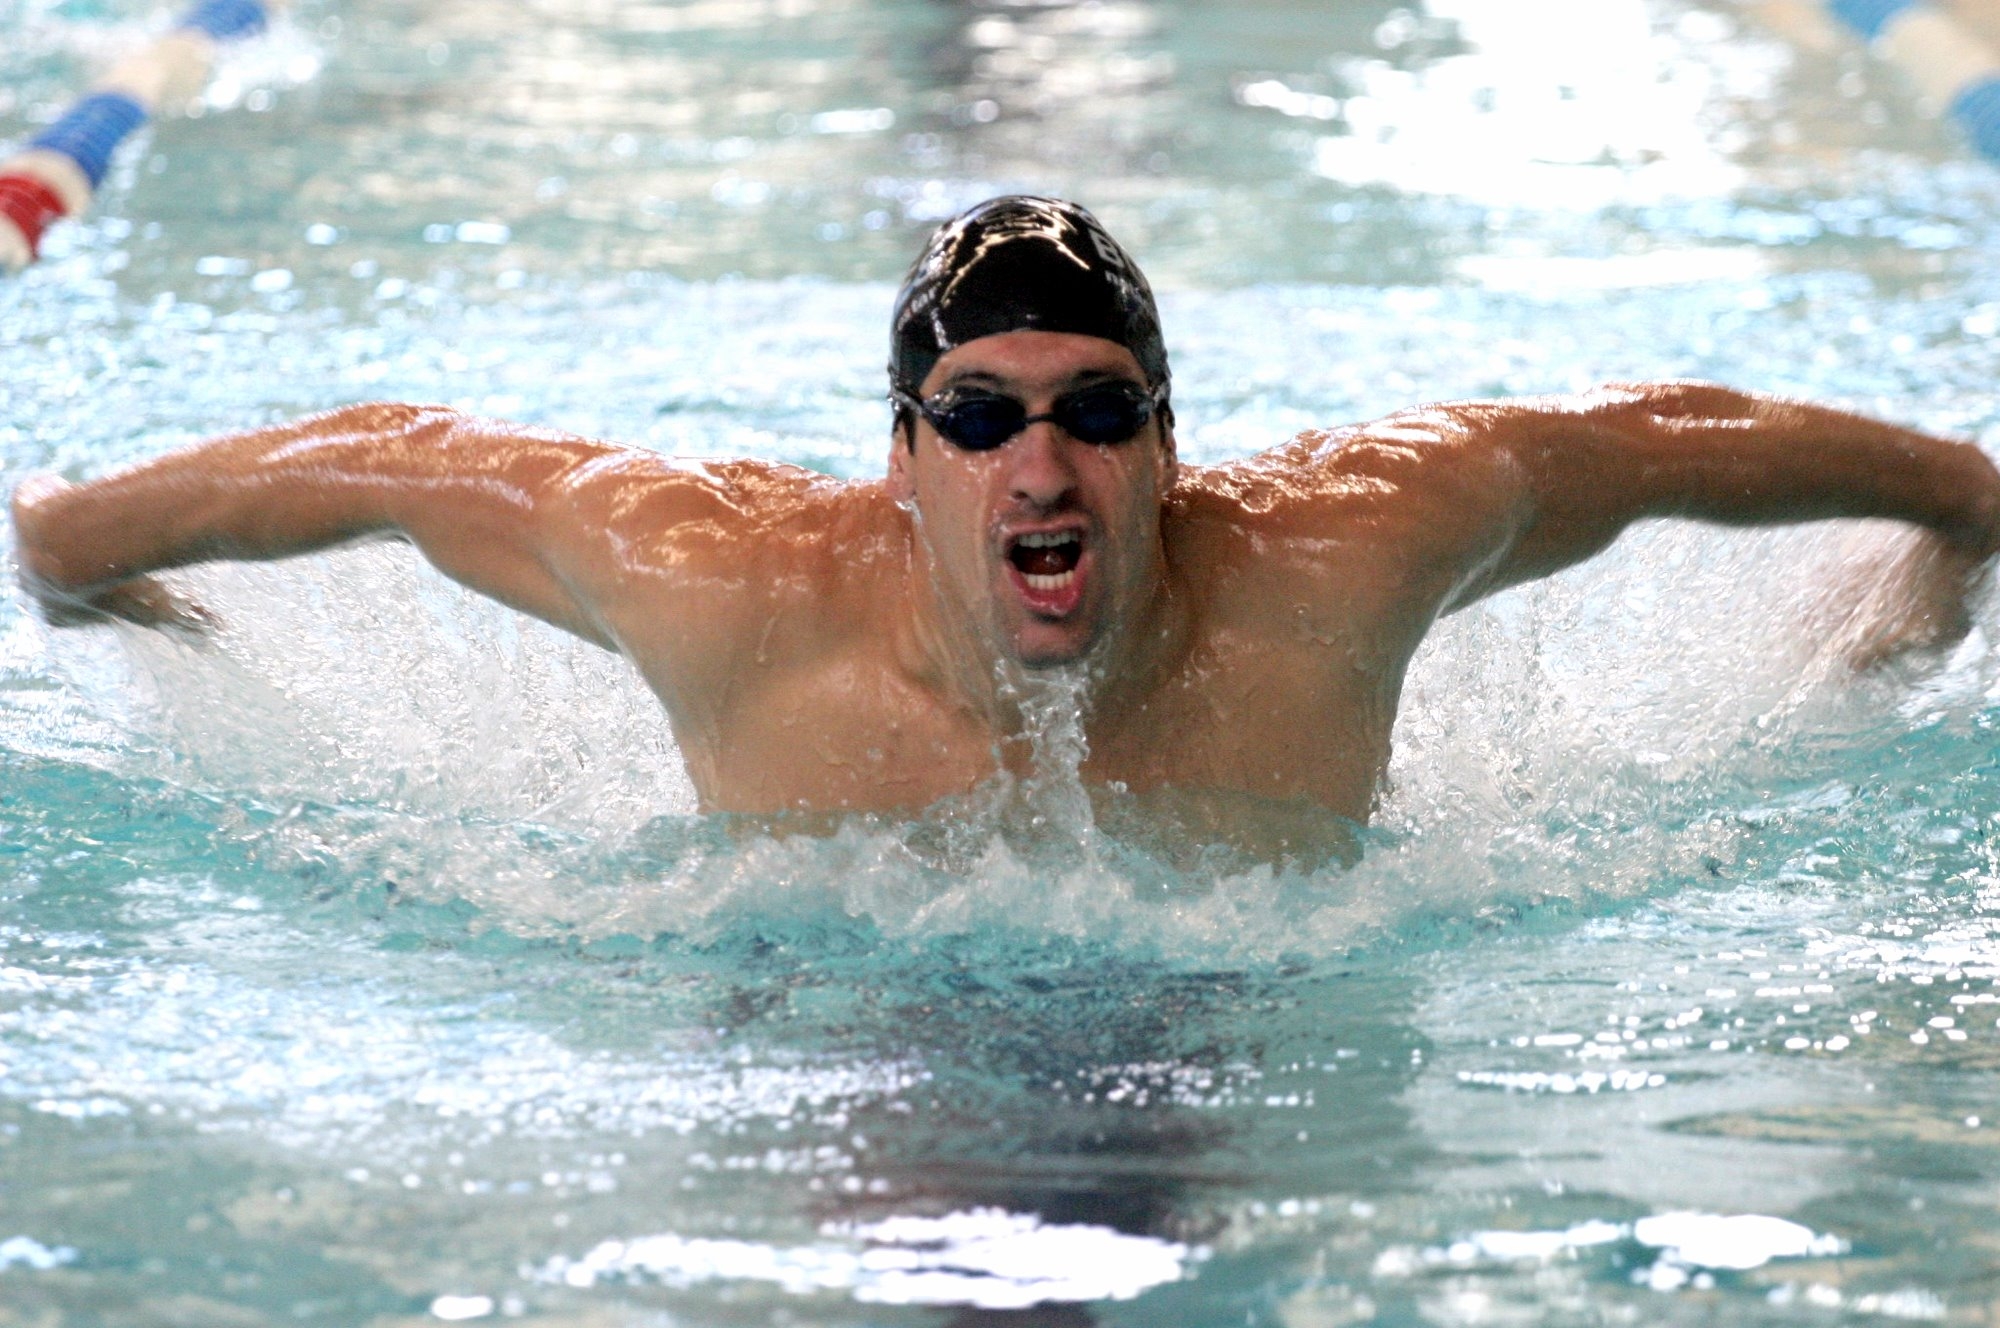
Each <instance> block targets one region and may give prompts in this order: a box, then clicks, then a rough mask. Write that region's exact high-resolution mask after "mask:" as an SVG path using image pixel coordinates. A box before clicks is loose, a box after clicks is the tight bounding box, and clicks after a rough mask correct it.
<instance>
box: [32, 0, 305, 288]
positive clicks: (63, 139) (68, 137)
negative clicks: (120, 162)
mask: <svg viewBox="0 0 2000 1328" xmlns="http://www.w3.org/2000/svg"><path fill="white" fill-rule="evenodd" d="M269 21H270V11H269V8H268V7H267V6H266V5H265V4H264V3H262V0H201V3H199V4H197V5H196V6H195V7H194V8H193V9H191V10H189V11H188V12H187V13H186V14H184V15H183V16H182V17H181V20H180V22H179V23H177V24H175V25H174V27H173V28H172V29H171V30H170V31H168V32H167V33H166V34H165V35H164V36H162V37H161V38H159V40H157V41H155V42H153V43H152V44H151V45H150V46H147V47H146V48H145V49H144V50H141V51H138V52H136V53H134V54H133V55H131V56H128V57H127V58H126V59H125V60H123V61H122V62H120V63H119V64H118V65H117V66H115V67H114V68H113V69H112V70H111V72H110V73H108V74H106V75H105V76H104V77H103V78H101V79H99V80H98V81H97V82H96V84H95V85H94V86H93V87H92V88H91V90H90V91H89V92H88V93H87V94H85V95H84V96H83V97H81V98H79V99H78V100H77V102H76V104H75V105H73V106H71V107H70V108H69V109H68V110H67V111H65V112H63V114H62V116H61V118H59V119H58V120H57V121H56V122H55V123H54V124H52V125H50V126H49V127H48V128H47V129H44V130H43V131H42V132H40V133H39V134H36V135H35V136H34V137H33V138H32V139H30V140H29V141H28V146H27V147H26V148H25V149H24V150H22V151H21V152H19V153H17V154H15V155H14V156H13V157H11V158H9V159H8V160H6V161H5V162H0V269H5V270H6V271H9V272H17V271H19V270H20V269H22V268H24V267H26V266H27V265H28V264H30V263H32V262H34V261H35V258H36V256H37V255H38V254H39V253H40V251H41V239H42V235H43V233H44V232H45V231H46V230H47V229H48V228H49V227H50V226H51V225H53V224H54V223H55V222H57V221H60V220H62V219H63V218H64V217H76V216H80V215H82V213H83V212H84V211H85V210H86V209H88V208H89V207H90V202H91V199H92V198H93V197H95V196H96V193H97V188H98V186H99V185H100V184H102V183H103V182H104V174H105V172H106V171H107V170H109V169H110V165H111V155H112V153H113V152H115V151H116V150H117V148H118V145H119V144H120V143H123V142H124V141H125V140H126V139H127V138H129V137H131V135H132V133H133V131H135V130H137V129H138V128H139V126H141V125H143V124H145V123H146V122H147V121H148V120H150V119H152V118H153V117H154V116H156V115H158V114H159V112H160V109H161V107H162V106H165V105H169V104H172V103H174V102H177V101H178V102H185V101H186V100H188V99H189V98H191V97H193V96H194V95H196V94H197V93H199V92H200V91H201V89H202V87H203V86H204V85H205V84H206V83H207V82H208V74H209V70H210V69H211V68H213V67H214V64H215V53H216V49H217V47H218V46H219V45H220V44H221V43H223V42H229V41H237V40H240V39H241V38H243V37H247V36H249V35H251V34H253V33H256V32H261V31H262V30H263V29H264V27H265V25H266V24H267V23H268V22H269Z"/></svg>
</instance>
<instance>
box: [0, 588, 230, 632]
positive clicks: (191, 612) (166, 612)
mask: <svg viewBox="0 0 2000 1328" xmlns="http://www.w3.org/2000/svg"><path fill="white" fill-rule="evenodd" d="M22 581H23V583H24V584H26V585H27V587H28V593H29V594H30V595H31V596H33V598H34V600H35V604H36V606H37V607H38V608H40V609H41V611H42V617H43V619H45V620H46V621H47V622H48V623H49V624H50V625H51V626H54V627H83V626H87V625H89V624H91V623H101V622H109V621H113V620H116V621H121V622H129V623H137V624H138V625H139V626H141V627H156V628H159V629H160V630H161V631H164V632H169V633H172V634H173V635H175V636H179V637H181V638H183V639H185V640H188V641H204V640H207V639H208V638H209V637H210V636H211V635H212V634H214V633H215V632H217V631H219V630H221V628H222V619H220V618H218V617H217V616H216V615H215V614H214V613H213V612H212V611H211V610H209V609H206V608H204V607H203V606H202V605H200V604H198V603H196V602H195V601H194V600H191V599H189V598H188V597H187V596H185V595H183V594H181V593H180V592H178V591H176V590H174V589H172V588H171V587H169V586H168V585H167V584H166V583H165V582H164V581H159V580H156V579H155V578H153V577H150V576H138V577H133V578H132V579H131V580H130V581H121V582H119V583H118V584H117V585H115V586H111V587H109V588H108V589H105V590H100V591H98V592H96V593H95V594H92V595H72V594H68V593H66V592H64V591H59V590H52V589H50V588H49V587H47V586H46V585H44V586H39V587H38V586H36V585H35V584H34V583H33V581H32V580H31V579H30V578H29V577H27V576H25V575H24V576H23V577H22Z"/></svg>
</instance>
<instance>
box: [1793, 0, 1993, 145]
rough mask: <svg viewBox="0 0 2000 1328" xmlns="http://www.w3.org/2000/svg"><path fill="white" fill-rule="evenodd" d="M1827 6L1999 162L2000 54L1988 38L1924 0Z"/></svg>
mask: <svg viewBox="0 0 2000 1328" xmlns="http://www.w3.org/2000/svg"><path fill="white" fill-rule="evenodd" d="M1827 9H1828V10H1829V11H1830V12H1831V13H1832V14H1833V16H1834V17H1835V18H1837V19H1839V20H1840V21H1841V22H1842V23H1844V24H1845V25H1846V26H1847V27H1848V28H1849V29H1850V30H1851V31H1853V32H1854V33H1855V34H1856V35H1857V36H1859V37H1860V38H1861V39H1862V40H1863V41H1865V42H1867V43H1868V45H1869V47H1870V48H1871V49H1872V50H1873V51H1874V52H1875V53H1876V54H1877V55H1879V56H1881V57H1882V58H1884V59H1885V60H1888V61H1889V62H1890V63H1891V64H1893V65H1895V66H1896V67H1897V68H1899V69H1901V70H1902V71H1903V72H1904V73H1905V74H1907V75H1908V76H1909V77H1910V79H1911V80H1912V81H1913V82H1915V83H1916V85H1917V88H1918V90H1919V91H1921V92H1922V93H1923V94H1924V95H1925V96H1926V97H1928V98H1930V99H1931V100H1932V101H1933V102H1935V103H1936V104H1937V105H1939V106H1941V107H1943V108H1944V109H1945V112H1946V114H1948V115H1949V116H1950V117H1951V118H1952V119H1953V120H1955V121H1957V122H1958V126H1959V128H1961V129H1963V130H1964V131H1965V133H1966V136H1967V137H1968V138H1970V139H1971V140H1972V146H1973V147H1974V148H1976V149H1978V151H1979V155H1980V156H1982V157H1984V158H1986V159H1987V160H1988V161H1996V162H2000V52H1996V51H1995V50H1994V48H1993V46H1992V44H1991V43H1990V42H1988V41H1987V40H1986V39H1985V38H1984V37H1982V36H1980V35H1979V34H1978V33H1976V32H1974V31H1972V30H1971V29H1969V28H1967V27H1966V26H1965V24H1964V23H1963V22H1962V21H1960V20H1959V19H1958V18H1956V17H1954V16H1953V15H1952V13H1951V11H1950V10H1948V9H1944V8H1941V7H1940V6H1938V5H1935V4H1929V3H1925V0H1827Z"/></svg>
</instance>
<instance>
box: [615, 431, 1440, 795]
mask: <svg viewBox="0 0 2000 1328" xmlns="http://www.w3.org/2000/svg"><path fill="white" fill-rule="evenodd" d="M1324 442H1325V439H1324V438H1319V437H1307V438H1302V439H1301V440H1300V441H1299V442H1297V443H1294V444H1293V445H1290V446H1289V447H1287V448H1282V449H1278V450H1276V451H1274V452H1272V453H1267V454H1265V455H1264V456H1262V457H1260V458H1256V459H1254V460H1252V461H1250V462H1244V463H1239V464H1236V465H1233V466H1226V467H1215V468H1195V467H1188V468H1185V469H1184V471H1183V475H1182V479H1181V481H1180V483H1179V484H1178V485H1177V486H1176V488H1175V490H1174V492H1173V494H1172V496H1171V497H1170V499H1169V503H1168V508H1167V511H1166V514H1165V520H1164V536H1165V541H1166V555H1167V567H1168V569H1169V571H1168V577H1169V581H1170V583H1171V584H1170V587H1169V588H1168V592H1167V593H1172V594H1175V595H1179V596H1181V597H1183V599H1184V602H1185V603H1186V605H1187V609H1188V612H1187V615H1186V622H1187V625H1188V630H1187V631H1186V632H1185V634H1184V640H1183V641H1182V643H1181V645H1180V646H1179V648H1177V649H1176V650H1175V651H1173V652H1172V653H1171V655H1170V656H1169V657H1168V658H1167V659H1166V660H1165V661H1164V663H1163V664H1162V666H1161V667H1159V668H1157V669H1155V670H1154V672H1153V675H1152V676H1151V677H1150V678H1148V679H1147V680H1146V681H1145V682H1144V683H1142V684H1138V685H1134V686H1127V687H1123V688H1117V689H1110V690H1109V694H1105V695H1100V696H1099V697H1097V698H1096V700H1095V703H1094V704H1093V706H1092V707H1091V709H1090V712H1089V714H1088V718H1087V720H1086V724H1085V736H1086V739H1087V743H1088V754H1087V757H1086V759H1085V761H1084V763H1083V766H1082V773H1083V775H1084V777H1085V779H1086V781H1087V782H1090V783H1094V784H1099V785H1109V786H1113V787H1122V788H1124V789H1126V790H1129V791H1131V792H1133V793H1135V794H1148V793H1152V792H1155V791H1160V790H1176V791H1178V792H1179V794H1181V795H1185V796H1192V797H1196V798H1202V797H1210V796H1214V797H1220V798H1221V799H1222V800H1223V801H1228V800H1230V799H1233V798H1235V797H1237V796H1238V795H1248V796H1250V797H1252V798H1254V799H1256V800H1259V801H1264V800H1270V801H1274V802H1305V803H1310V804H1313V805H1316V806H1318V807H1321V808H1325V809H1328V810H1331V811H1333V812H1336V813H1338V814H1340V815H1343V816H1347V817H1351V818H1354V819H1356V820H1361V819H1365V818H1366V816H1367V814H1368V810H1369V806H1370V802H1371V800H1372V798H1373V796H1374V793H1375V789H1376V785H1377V782H1378V780H1379V778H1380V775H1381V772H1382V769H1383V766H1384V764H1385V763H1386V761H1387V758H1388V754H1389V737H1390V729H1391V726H1392V724H1393V721H1394V718H1395V710H1396V701H1397V696H1398V692H1399V689H1400V686H1401V681H1402V674H1403V669H1404V667H1405V666H1406V664H1407V662H1408V659H1409V656H1410V653H1411V652H1412V651H1413V650H1414V648H1415V646H1416V643H1417V641H1418V640H1419V639H1420V638H1421V636H1422V633H1423V630H1424V629H1425V628H1426V627H1427V626H1428V624H1429V622H1430V619H1431V616H1432V614H1433V613H1434V612H1435V609H1436V601H1437V599H1438V598H1439V594H1438V591H1437V589H1436V588H1435V587H1433V586H1429V585H1427V584H1425V579H1424V575H1423V573H1422V569H1421V568H1420V567H1418V566H1416V565H1415V564H1413V562H1412V560H1411V559H1410V558H1408V557H1406V556H1404V554H1403V553H1402V552H1401V551H1400V550H1399V547H1398V537H1397V533H1396V530H1397V523H1395V522H1393V521H1391V522H1384V521H1383V520H1382V508H1381V503H1380V497H1381V495H1380V494H1379V493H1376V492H1374V491H1372V490H1370V489H1369V488H1368V486H1366V485H1361V486H1356V485H1353V484H1349V483H1345V482H1344V481H1341V480H1340V477H1339V475H1338V472H1337V470H1329V469H1328V468H1327V467H1326V464H1325V456H1324V452H1325V448H1324V446H1321V444H1323V443H1324ZM740 464H744V465H747V464H749V463H740ZM757 473H758V477H759V480H760V483H763V485H764V488H763V490H762V493H763V497H762V500H761V501H762V502H763V503H764V504H765V505H766V506H767V508H768V509H769V510H766V511H761V512H759V513H758V514H757V519H756V521H755V522H754V523H753V524H754V525H755V527H756V528H755V529H754V530H752V531H748V532H742V531H739V532H733V533H731V534H729V535H728V536H727V537H717V536H715V535H713V534H710V533H703V532H696V533H695V534H693V535H690V534H688V533H687V532H686V531H684V530H662V531H660V532H658V534H657V536H656V538H655V542H654V545H653V547H651V548H650V549H648V550H644V551H642V553H641V555H640V556H641V557H643V558H644V559H645V560H647V561H650V562H652V563H654V564H655V565H660V566H665V565H669V564H671V565H673V566H675V567H676V568H677V569H679V574H678V575H677V576H676V577H674V578H671V579H662V580H661V581H660V583H659V584H660V589H659V592H658V593H657V594H656V595H652V596H640V597H634V598H632V599H631V600H629V601H628V606H627V608H626V609H625V611H624V612H623V613H622V614H621V615H619V616H618V618H617V620H615V621H613V622H612V623H611V626H612V628H613V630H614V631H615V633H616V635H617V637H618V639H619V641H620V642H621V644H622V645H623V647H624V649H625V650H626V652H627V654H628V655H630V656H631V657H632V658H633V660H634V662H635V663H636V664H637V665H638V666H639V668H640V669H641V671H642V672H643V673H644V674H645V676H646V677H647V679H648V681H649V682H650V683H651V684H652V686H653V687H654V689H655V691H656V692H658V693H659V695H660V696H661V698H662V700H663V701H664V702H665V703H666V705H667V708H668V712H669V715H670V717H671V719H672V722H673V726H674V731H675V736H676V738H677V740H678V741H679V743H680V745H681V748H682V751H683V753H684V755H685V757H686V759H687V761H688V765H689V770H690V773H691V775H692V777H693V779H694V782H695V785H696V788H697V790H698V791H699V793H700V795H701V798H702V800H703V803H704V805H705V806H706V807H708V808H709V809H711V810H722V811H743V812H780V811H792V810H799V809H811V810H816V811H832V810H876V811H891V810H914V809H916V808H920V807H923V806H926V805H929V804H931V803H933V802H936V801H938V800H939V799H942V798H946V797H950V796H952V795H957V794H963V793H967V792H969V791H971V790H972V789H974V788H975V787H976V786H978V785H979V784H980V783H981V782H982V781H985V780H987V779H989V778H990V777H992V776H993V774H994V773H995V772H996V770H998V769H1000V768H1002V767H1006V768H1008V769H1011V770H1013V771H1014V772H1016V773H1025V771H1026V768H1027V765H1028V762H1029V759H1030V755H1031V749H1030V745H1029V743H1028V742H1027V741H1026V740H1025V739H1023V738H1020V737H1014V736H1003V735H1002V730H1003V728H1005V727H1006V726H1004V725H996V723H995V721H994V720H993V719H992V718H990V717H989V716H988V715H986V714H982V713H980V712H979V711H977V710H976V709H974V708H973V707H972V706H969V705H968V704H966V703H965V702H964V701H963V700H961V699H960V698H959V696H958V695H957V693H956V692H954V690H953V689H951V688H949V687H947V686H944V685H942V683H941V681H940V680H939V679H937V678H934V677H931V676H928V675H927V671H926V669H925V668H924V666H923V661H922V654H921V651H918V650H915V649H913V648H912V644H911V641H910V630H909V616H910V613H909V604H910V598H911V587H910V584H909V581H910V566H911V540H912V539H913V538H914V535H913V532H912V530H911V525H910V518H909V517H908V515H907V513H906V512H905V511H904V510H903V509H902V508H901V507H899V506H898V505H896V504H895V503H894V502H892V501H891V500H890V499H889V497H888V495H887V493H886V492H885V491H884V489H883V487H882V486H881V485H879V484H839V483H835V482H831V481H826V480H824V479H823V478H821V477H808V476H806V475H805V473H804V472H790V473H791V474H792V475H794V476H797V477H798V478H796V479H795V480H791V481H786V482H782V483H769V482H768V481H769V479H770V476H772V475H774V474H776V473H777V471H776V470H772V471H765V470H759V471H758V472H757ZM1302 476H1309V477H1310V479H1311V481H1312V482H1310V483H1305V482H1301V481H1302ZM1329 480H1331V482H1329ZM690 567H694V568H700V569H703V570H702V571H701V574H700V575H696V576H692V577H690V576H688V575H687V574H686V569H688V568H690ZM690 623H697V624H707V625H708V626H707V628H706V629H697V630H696V632H694V633H690V632H689V629H688V626H687V625H688V624H690ZM718 634H719V636H720V638H721V639H724V640H726V641H728V642H730V643H732V644H731V647H730V648H729V649H728V650H726V651H725V652H723V655H722V656H721V657H719V658H718V657H717V656H716V655H715V652H714V651H713V650H705V651H692V652H691V647H692V644H693V643H694V642H695V641H697V640H699V641H700V642H703V643H708V642H712V641H713V640H714V639H716V638H717V636H718ZM691 653H694V654H699V655H700V658H699V660H698V662H697V663H696V665H695V666H693V667H691V666H690V658H691ZM1016 722H1017V721H1016Z"/></svg>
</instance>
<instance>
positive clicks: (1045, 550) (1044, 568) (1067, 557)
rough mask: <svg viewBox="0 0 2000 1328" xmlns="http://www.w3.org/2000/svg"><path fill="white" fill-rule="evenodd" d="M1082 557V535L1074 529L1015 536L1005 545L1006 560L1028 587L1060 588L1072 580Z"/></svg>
mask: <svg viewBox="0 0 2000 1328" xmlns="http://www.w3.org/2000/svg"><path fill="white" fill-rule="evenodd" d="M1082 557H1083V536H1082V535H1080V534H1078V533H1077V532H1076V531H1074V530H1062V531H1051V532H1049V533H1047V534H1039V535H1017V536H1015V538H1014V540H1013V542H1012V543H1011V544H1009V545H1008V547H1007V561H1008V562H1010V563H1012V564H1014V570H1015V571H1017V572H1019V573H1020V574H1021V579H1022V580H1023V581H1026V582H1027V583H1028V588H1029V589H1031V590H1061V589H1062V588H1063V587H1064V586H1066V585H1068V584H1069V583H1070V582H1071V581H1073V580H1075V579H1076V565H1077V562H1078V561H1079V560H1080V559H1082Z"/></svg>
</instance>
